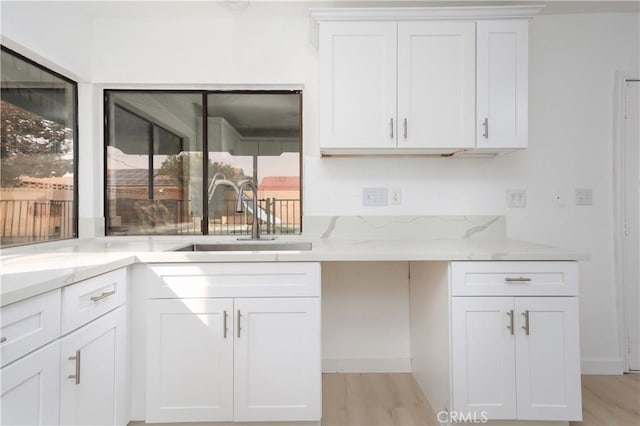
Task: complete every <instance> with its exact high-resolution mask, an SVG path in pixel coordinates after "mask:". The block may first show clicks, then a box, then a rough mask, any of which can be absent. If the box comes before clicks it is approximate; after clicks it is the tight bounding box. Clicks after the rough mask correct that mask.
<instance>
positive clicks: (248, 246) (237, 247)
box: [172, 241, 311, 251]
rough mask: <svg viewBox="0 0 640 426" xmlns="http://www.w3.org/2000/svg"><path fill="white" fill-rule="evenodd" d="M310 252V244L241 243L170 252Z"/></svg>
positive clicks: (197, 246) (216, 244) (219, 244)
mask: <svg viewBox="0 0 640 426" xmlns="http://www.w3.org/2000/svg"><path fill="white" fill-rule="evenodd" d="M306 250H311V243H309V242H301V241H292V242H283V241H278V242H267V241H243V242H237V243H214V244H189V245H186V246H183V247H179V248H177V249H174V250H172V251H306Z"/></svg>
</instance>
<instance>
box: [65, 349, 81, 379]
mask: <svg viewBox="0 0 640 426" xmlns="http://www.w3.org/2000/svg"><path fill="white" fill-rule="evenodd" d="M69 360H70V361H73V360H75V361H76V374H70V375H69V376H67V378H69V379H76V385H79V384H80V350H79V349H78V350H77V351H76V355H75V356H70V357H69Z"/></svg>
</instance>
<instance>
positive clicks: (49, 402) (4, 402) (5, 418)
mask: <svg viewBox="0 0 640 426" xmlns="http://www.w3.org/2000/svg"><path fill="white" fill-rule="evenodd" d="M0 384H1V386H2V396H1V397H0V413H1V415H0V420H1V422H0V423H1V424H3V425H25V426H27V425H28V426H34V425H56V424H59V417H58V413H59V401H60V343H59V341H56V342H53V343H51V344H49V345H47V346H45V347H44V348H42V349H40V350H38V351H36V352H34V353H32V354H30V355H28V356H26V357H24V358H22V359H20V360H18V361H16V362H15V363H13V364H11V365H8V366H6V367H4V368H2V370H0Z"/></svg>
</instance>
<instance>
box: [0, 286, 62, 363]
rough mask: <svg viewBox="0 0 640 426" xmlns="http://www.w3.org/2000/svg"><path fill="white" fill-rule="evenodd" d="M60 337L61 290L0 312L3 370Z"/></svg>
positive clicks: (19, 303)
mask: <svg viewBox="0 0 640 426" xmlns="http://www.w3.org/2000/svg"><path fill="white" fill-rule="evenodd" d="M59 336H60V290H55V291H50V292H48V293H44V294H41V295H39V296H36V297H32V298H30V299H27V300H23V301H21V302H17V303H13V304H11V305H7V306H4V307H3V308H2V309H0V340H2V341H1V342H0V347H1V348H2V350H1V352H0V354H1V359H2V361H1V362H2V365H3V366H4V365H7V364H9V363H10V362H12V361H15V360H16V359H18V358H20V357H21V356H24V355H26V354H27V353H29V352H31V351H32V350H34V349H36V348H39V347H40V346H44V345H45V344H46V343H48V342H50V341H52V340H53V339H57V338H58V337H59Z"/></svg>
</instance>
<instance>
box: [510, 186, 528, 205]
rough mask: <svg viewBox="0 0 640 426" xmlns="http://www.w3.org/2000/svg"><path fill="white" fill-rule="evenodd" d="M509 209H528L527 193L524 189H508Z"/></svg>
mask: <svg viewBox="0 0 640 426" xmlns="http://www.w3.org/2000/svg"><path fill="white" fill-rule="evenodd" d="M507 207H508V208H510V209H523V208H525V207H527V191H526V190H524V189H507Z"/></svg>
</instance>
